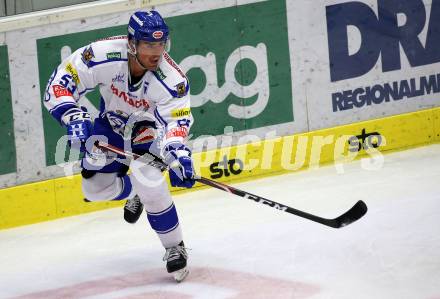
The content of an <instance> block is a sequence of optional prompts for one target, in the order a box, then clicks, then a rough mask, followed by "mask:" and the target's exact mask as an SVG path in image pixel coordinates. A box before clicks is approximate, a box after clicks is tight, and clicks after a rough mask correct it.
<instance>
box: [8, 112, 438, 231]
mask: <svg viewBox="0 0 440 299" xmlns="http://www.w3.org/2000/svg"><path fill="white" fill-rule="evenodd" d="M362 131H364V132H366V133H371V132H378V133H380V135H381V136H383V138H384V140H385V141H386V143H385V142H384V143H383V144H382V145H381V146H380V147H379V148H378V149H379V150H380V152H382V153H386V152H390V151H395V150H402V149H406V148H410V147H415V146H420V145H424V144H429V143H434V142H440V108H434V109H428V110H423V111H417V112H412V113H407V114H401V115H396V116H392V117H387V118H382V119H375V120H369V121H364V122H360V123H354V124H349V125H344V126H339V127H335V128H329V129H324V130H318V131H313V132H308V133H301V134H296V135H292V136H285V137H279V138H276V139H271V140H264V141H261V142H256V143H251V144H245V145H239V146H233V147H229V148H221V149H217V150H213V151H208V152H203V153H195V154H194V163H195V165H196V167H198V166H200V172H199V173H201V175H202V176H205V177H208V178H210V177H211V176H212V175H213V174H214V173H212V172H211V170H210V166H211V164H212V163H217V164H219V163H223V164H221V165H224V164H225V163H226V162H228V161H232V160H234V159H235V161H237V160H240V162H235V164H234V165H233V169H232V171H233V172H235V173H236V174H234V173H231V172H230V171H228V175H225V172H224V170H222V167H220V166H218V167H216V169H217V171H218V172H217V173H216V174H218V173H220V172H223V176H221V177H219V178H216V180H218V181H223V182H231V181H243V180H249V179H253V178H255V177H261V176H268V175H276V174H281V173H286V172H289V171H296V170H303V169H306V168H317V167H319V166H320V165H323V164H326V163H330V162H334V161H335V159H339V158H338V157H341V158H342V160H341V161H344V159H348V158H350V157H351V156H350V152H349V149H348V148H349V144H348V141H347V140H348V138H350V137H352V136H357V135H359V134H361V133H362ZM341 136H345V137H344V138H345V139H344V138H341ZM341 140H342V141H343V142H342V143H341V144H342V145H343V151H342V152H341V153H339V154H338V153H337V150H336V151H335V149H337V143H338V142H340V141H341ZM335 152H336V156H335ZM352 154H353V153H352ZM355 154H357V156H356V158H359V157H362V156H365V155H366V154H367V153H366V151H365V150H363V149H362V150H361V151H360V152H358V153H355ZM223 160H225V161H223ZM232 162H233V161H232ZM232 162H228V163H231V164H233V163H232ZM228 163H226V165H227V166H226V167H229V164H228ZM240 163H242V164H243V166H244V169H243V170H239V169H237V165H238V167H239V166H240ZM219 165H220V164H219ZM247 168H248V169H247ZM195 187H196V188H200V187H203V186H201V185H200V184H196V186H195ZM193 189H194V188H193ZM191 190H192V189H191ZM171 191H172V192H173V193H174V194H175V193H180V192H182V191H188V190H186V189H185V190H183V189H178V188H171ZM117 206H122V202H121V201H115V202H113V201H103V202H94V203H86V202H84V201H83V195H82V192H81V177H80V176H79V175H75V176H73V177H70V178H66V177H63V178H57V179H52V180H48V181H43V182H37V183H31V184H26V185H21V186H16V187H12V188H7V189H2V190H0V229H5V228H11V227H16V226H20V225H26V224H32V223H37V222H42V221H47V220H53V219H57V218H61V217H66V216H73V215H79V214H82V213H87V212H92V211H98V210H102V209H107V208H112V207H117ZM121 213H122V211H121ZM121 217H122V216H121Z"/></svg>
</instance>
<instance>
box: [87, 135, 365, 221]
mask: <svg viewBox="0 0 440 299" xmlns="http://www.w3.org/2000/svg"><path fill="white" fill-rule="evenodd" d="M95 146H97V147H98V148H100V149H102V150H107V151H110V152H113V153H116V154H118V155H121V156H125V157H127V158H132V159H135V160H138V159H139V160H140V161H142V162H144V163H145V164H148V165H152V166H154V167H156V168H159V169H160V170H166V169H167V168H168V165H166V164H165V163H164V162H163V161H160V160H157V158H155V157H153V156H152V155H148V154H145V155H143V156H141V155H138V154H135V153H132V152H129V151H124V150H122V149H120V148H118V147H115V146H113V145H110V144H107V143H104V142H101V141H97V142H96V143H95ZM195 180H196V181H197V182H199V183H202V184H205V185H208V186H211V187H214V188H216V189H219V190H223V191H226V192H229V193H232V194H235V195H238V196H241V197H243V198H246V199H250V200H253V201H255V202H258V203H261V204H264V205H267V206H269V207H272V208H275V209H277V210H281V211H284V212H286V213H290V214H294V215H296V216H299V217H302V218H306V219H309V220H311V221H314V222H317V223H321V224H323V225H326V226H330V227H333V228H341V227H343V226H346V225H349V224H351V223H353V222H355V221H356V220H358V219H360V218H361V217H362V216H364V215H365V213H367V210H368V208H367V205H366V204H365V203H364V202H363V201H362V200H359V201H358V202H357V203H356V204H355V205H354V206H353V207H351V209H349V210H348V211H347V212H345V213H344V214H342V215H340V216H339V217H336V218H334V219H327V218H322V217H319V216H316V215H312V214H309V213H306V212H303V211H301V210H297V209H294V208H291V207H289V206H286V205H283V204H280V203H278V202H276V201H273V200H269V199H266V198H264V197H261V196H258V195H255V194H252V193H249V192H246V191H243V190H240V189H237V188H234V187H231V186H228V185H225V184H223V183H219V182H216V181H213V180H210V179H207V178H204V177H198V178H196V179H195Z"/></svg>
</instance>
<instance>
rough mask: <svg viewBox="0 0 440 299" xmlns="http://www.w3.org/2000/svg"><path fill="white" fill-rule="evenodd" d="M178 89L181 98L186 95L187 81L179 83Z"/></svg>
mask: <svg viewBox="0 0 440 299" xmlns="http://www.w3.org/2000/svg"><path fill="white" fill-rule="evenodd" d="M176 89H177V96H178V97H179V98H182V97H184V96H185V95H186V93H187V90H186V85H185V82H181V83H179V84H177V85H176Z"/></svg>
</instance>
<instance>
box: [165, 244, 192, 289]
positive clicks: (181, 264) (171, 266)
mask: <svg viewBox="0 0 440 299" xmlns="http://www.w3.org/2000/svg"><path fill="white" fill-rule="evenodd" d="M187 259H188V253H187V252H186V249H185V245H184V243H183V241H182V242H180V243H179V245H177V246H174V247H170V248H167V249H166V252H165V256H164V257H163V260H164V261H166V262H167V271H168V273H171V274H173V276H174V279H175V280H176V281H177V282H181V281H183V280H184V279H185V278H186V277H187V276H188V274H189V270H188V268H187V267H186V260H187Z"/></svg>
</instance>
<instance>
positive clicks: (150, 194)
mask: <svg viewBox="0 0 440 299" xmlns="http://www.w3.org/2000/svg"><path fill="white" fill-rule="evenodd" d="M131 170H132V173H131V175H130V178H131V182H132V184H133V188H134V190H135V192H136V193H137V194H138V195H139V197H140V199H141V202H142V203H143V204H144V206H145V208H146V210H147V211H149V212H153V213H154V212H160V211H163V210H164V209H166V208H168V207H169V206H170V205H171V204H172V199H171V194H170V191H169V189H168V184H167V182H166V180H165V179H164V177H163V174H162V172H161V171H160V170H159V169H157V168H155V167H153V166H150V165H145V164H142V162H137V161H133V162H132V164H131Z"/></svg>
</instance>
